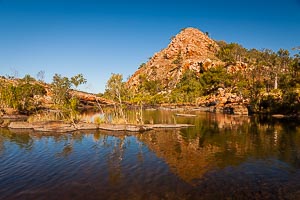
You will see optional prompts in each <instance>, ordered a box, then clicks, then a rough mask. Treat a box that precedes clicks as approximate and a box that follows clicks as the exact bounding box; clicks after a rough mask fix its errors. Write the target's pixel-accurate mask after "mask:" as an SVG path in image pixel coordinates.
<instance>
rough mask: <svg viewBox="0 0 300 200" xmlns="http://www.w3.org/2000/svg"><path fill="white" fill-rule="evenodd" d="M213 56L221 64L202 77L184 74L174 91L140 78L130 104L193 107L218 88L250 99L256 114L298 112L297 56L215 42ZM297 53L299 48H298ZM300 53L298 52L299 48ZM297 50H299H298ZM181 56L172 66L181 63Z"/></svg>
mask: <svg viewBox="0 0 300 200" xmlns="http://www.w3.org/2000/svg"><path fill="white" fill-rule="evenodd" d="M218 45H219V47H220V49H219V51H218V52H217V53H216V56H217V57H218V58H219V59H220V60H221V61H223V64H220V65H219V66H217V67H212V68H210V69H208V70H207V71H201V73H199V72H196V71H193V70H187V71H185V73H184V74H183V75H182V77H181V79H180V82H179V83H178V84H177V85H176V87H175V88H174V89H172V91H171V90H168V89H167V88H162V85H165V84H162V83H161V82H159V81H157V80H155V76H154V77H153V78H154V79H151V80H149V79H147V78H146V77H148V76H146V75H143V74H141V75H140V77H139V80H140V83H139V87H138V88H137V91H133V92H131V93H130V95H129V96H130V98H128V99H127V100H129V101H131V102H134V103H136V102H140V101H142V102H144V103H145V104H161V103H195V101H196V99H197V98H198V97H203V96H208V95H213V94H216V93H217V91H218V88H223V89H226V91H230V92H232V93H236V94H237V95H239V96H242V97H243V98H244V99H249V101H250V106H251V107H252V108H253V109H254V110H255V111H260V112H271V113H276V112H280V113H293V112H299V110H300V106H299V105H300V53H299V52H298V53H297V54H296V55H294V56H291V55H290V52H289V51H288V50H285V49H279V51H277V52H274V51H272V50H269V49H263V50H257V49H250V50H248V49H246V48H244V47H242V46H241V45H239V44H237V43H230V44H227V43H225V42H223V41H221V42H218ZM297 49H298V48H297ZM299 49H300V48H299ZM299 49H298V50H299ZM180 62H181V57H180V54H179V55H178V57H177V58H176V59H175V60H174V62H173V63H174V64H177V63H180Z"/></svg>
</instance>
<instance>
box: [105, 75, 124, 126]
mask: <svg viewBox="0 0 300 200" xmlns="http://www.w3.org/2000/svg"><path fill="white" fill-rule="evenodd" d="M105 92H106V93H107V95H108V96H110V97H111V99H112V100H114V101H118V102H119V108H118V112H119V113H118V114H119V115H120V116H121V117H122V118H123V120H124V121H125V122H126V123H127V120H126V117H125V114H124V111H123V102H122V98H123V96H124V93H125V84H124V82H123V76H122V75H121V74H114V73H112V75H111V77H110V78H109V79H108V81H107V83H106V91H105Z"/></svg>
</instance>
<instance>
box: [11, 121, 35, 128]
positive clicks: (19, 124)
mask: <svg viewBox="0 0 300 200" xmlns="http://www.w3.org/2000/svg"><path fill="white" fill-rule="evenodd" d="M8 128H10V129H33V126H32V124H30V123H28V122H11V123H10V124H9V125H8Z"/></svg>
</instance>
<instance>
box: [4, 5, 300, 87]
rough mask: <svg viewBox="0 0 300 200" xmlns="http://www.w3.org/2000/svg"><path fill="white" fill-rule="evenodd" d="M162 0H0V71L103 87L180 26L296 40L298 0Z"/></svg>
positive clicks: (279, 44)
mask: <svg viewBox="0 0 300 200" xmlns="http://www.w3.org/2000/svg"><path fill="white" fill-rule="evenodd" d="M162 1H163V0H160V1H158V0H152V1H146V0H145V1H141V0H140V1H134V0H131V1H130V0H129V1H116V0H115V1H114V0H110V1H108V0H107V1H97V0H0V75H13V74H14V72H18V75H19V77H23V76H24V75H25V74H30V75H32V76H36V74H37V73H38V72H39V71H41V70H44V71H45V79H46V82H51V80H52V76H53V75H54V73H59V74H61V75H63V76H68V77H70V76H73V75H76V74H78V73H82V74H83V75H84V76H85V77H86V79H87V80H88V83H87V84H86V85H85V86H83V87H81V89H83V90H86V91H89V92H94V93H98V92H103V91H104V89H105V83H106V81H107V80H108V78H109V77H110V75H111V73H121V74H123V77H124V79H125V80H126V79H127V78H128V76H129V75H131V74H133V73H134V72H135V71H136V69H137V68H138V67H139V65H140V64H141V63H143V62H146V61H147V60H148V58H149V57H151V56H152V55H153V54H154V53H155V52H157V51H160V50H161V49H163V48H165V47H166V46H167V45H168V43H169V42H170V38H171V36H173V35H176V34H177V33H178V32H179V31H180V29H182V28H185V27H195V28H199V29H200V30H202V31H207V32H209V34H210V36H211V37H212V38H213V39H215V40H225V41H226V42H237V43H240V44H242V45H243V46H244V47H246V48H257V49H262V48H270V49H272V50H274V51H277V50H278V49H279V48H285V49H288V50H291V48H292V47H295V46H300V0H285V1H276V0H273V1H269V0H265V1H262V0H252V1H250V0H249V1H230V0H227V1H218V0H210V1H207V0H205V1H200V0H198V1H195V0H185V1H182V0H181V1H176V0H173V1H163V2H162Z"/></svg>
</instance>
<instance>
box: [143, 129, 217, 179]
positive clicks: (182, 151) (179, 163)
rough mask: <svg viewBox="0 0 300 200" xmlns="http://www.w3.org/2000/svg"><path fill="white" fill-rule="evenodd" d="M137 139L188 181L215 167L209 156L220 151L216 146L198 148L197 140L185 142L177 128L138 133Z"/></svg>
mask: <svg viewBox="0 0 300 200" xmlns="http://www.w3.org/2000/svg"><path fill="white" fill-rule="evenodd" d="M139 139H140V140H141V141H143V142H144V143H145V144H146V145H147V146H148V148H149V149H151V150H152V151H153V152H155V153H156V155H157V156H158V157H160V158H162V159H164V160H165V161H166V163H167V164H169V166H170V168H171V170H172V171H173V172H174V173H175V174H177V175H179V176H180V178H182V179H183V180H185V181H188V182H190V181H191V180H192V179H195V178H200V177H201V176H202V175H203V174H205V173H206V172H207V171H208V170H210V169H211V168H213V167H215V164H214V163H213V162H210V156H211V154H213V153H216V152H219V151H220V148H219V147H217V146H212V145H207V146H205V147H204V148H198V144H197V141H193V142H186V141H185V140H184V139H183V138H182V136H181V135H180V131H179V130H172V131H170V130H166V131H155V132H152V133H149V134H144V135H139Z"/></svg>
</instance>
